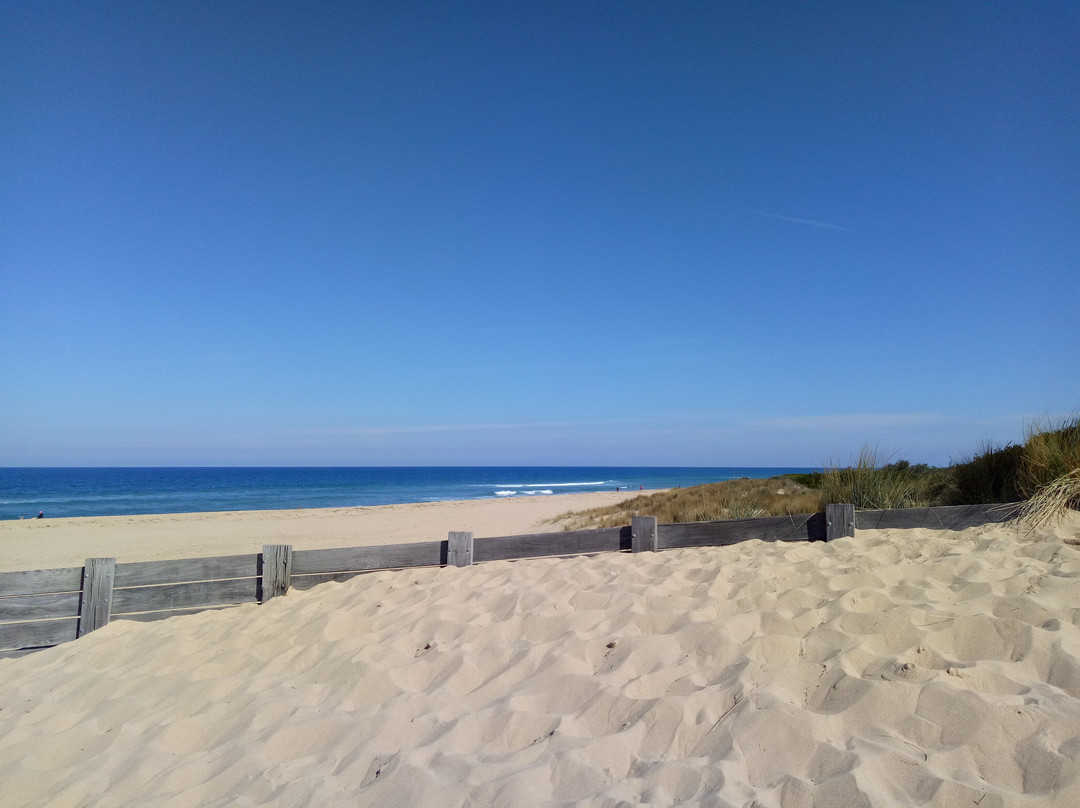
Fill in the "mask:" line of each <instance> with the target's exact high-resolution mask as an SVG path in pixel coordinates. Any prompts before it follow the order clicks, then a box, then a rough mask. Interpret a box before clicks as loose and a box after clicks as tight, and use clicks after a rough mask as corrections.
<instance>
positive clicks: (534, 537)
mask: <svg viewBox="0 0 1080 808" xmlns="http://www.w3.org/2000/svg"><path fill="white" fill-rule="evenodd" d="M628 549H630V528H628V527H605V528H600V529H598V530H568V531H564V532H562V533H533V534H529V535H522V536H498V537H488V538H483V539H476V540H474V542H473V561H509V560H513V559H515V558H535V557H538V556H572V555H585V554H588V553H617V552H620V551H622V550H628Z"/></svg>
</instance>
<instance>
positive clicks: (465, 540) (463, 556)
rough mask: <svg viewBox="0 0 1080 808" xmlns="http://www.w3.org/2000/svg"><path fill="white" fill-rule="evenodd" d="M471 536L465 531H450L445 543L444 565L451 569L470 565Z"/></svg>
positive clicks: (471, 555)
mask: <svg viewBox="0 0 1080 808" xmlns="http://www.w3.org/2000/svg"><path fill="white" fill-rule="evenodd" d="M472 557H473V534H472V532H471V531H467V530H451V531H450V535H449V537H448V540H447V542H446V563H447V565H448V566H451V567H468V566H470V565H471V564H472Z"/></svg>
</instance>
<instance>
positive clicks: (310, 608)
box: [0, 515, 1080, 808]
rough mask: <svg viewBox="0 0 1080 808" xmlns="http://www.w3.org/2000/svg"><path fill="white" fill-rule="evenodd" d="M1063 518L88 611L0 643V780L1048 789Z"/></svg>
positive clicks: (301, 794)
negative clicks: (136, 610)
mask: <svg viewBox="0 0 1080 808" xmlns="http://www.w3.org/2000/svg"><path fill="white" fill-rule="evenodd" d="M465 527H467V526H465ZM1066 539H1068V540H1080V516H1075V515H1074V517H1073V518H1072V519H1071V520H1070V522H1069V523H1067V524H1066V525H1065V526H1063V527H1061V528H1059V529H1057V530H1055V531H1048V532H1044V533H1041V534H1039V535H1036V536H1025V535H1017V534H1016V532H1015V531H1013V530H1011V529H1009V528H1007V527H1002V526H994V527H986V528H972V529H968V530H966V531H963V532H960V533H950V532H932V531H922V530H920V531H891V532H885V531H862V532H860V534H859V535H858V536H857V537H856V538H855V539H842V540H839V541H836V542H832V543H830V544H827V545H826V544H800V543H793V544H765V543H762V542H748V543H745V544H742V545H736V546H734V547H727V548H713V549H700V550H672V551H664V552H660V553H645V554H639V555H628V554H623V555H619V554H606V555H600V556H595V557H592V558H575V559H563V560H560V559H543V560H533V561H519V562H494V563H489V564H481V565H476V566H474V567H469V568H465V569H453V568H448V569H423V570H412V571H401V572H384V573H374V574H371V575H366V576H361V577H359V578H356V579H353V580H352V581H350V582H347V583H344V584H333V583H332V584H327V585H324V586H322V587H318V588H316V589H312V590H310V591H307V592H290V593H289V595H288V596H286V597H283V598H278V599H275V600H274V601H272V602H270V603H269V604H267V605H266V606H261V607H259V606H251V607H242V608H237V609H232V610H226V611H216V612H204V613H201V614H197V615H192V616H188V617H178V618H173V619H171V620H166V621H161V622H159V623H149V624H142V623H133V622H115V623H112V624H110V625H109V626H107V627H105V628H103V629H101V630H99V631H97V632H94V633H93V634H90V635H88V636H87V637H84V638H83V639H81V640H78V641H76V642H74V643H70V644H67V645H63V646H58V647H57V648H54V649H51V650H48V651H43V652H40V653H37V654H33V655H30V656H27V657H23V658H19V659H11V660H0V682H2V683H3V687H0V795H2V796H0V802H2V804H3V805H4V806H5V808H16V806H45V805H48V806H56V807H57V808H61V807H62V806H84V805H94V806H128V805H131V806H135V805H139V806H178V807H179V806H184V807H185V808H186V807H188V806H194V805H200V806H249V805H273V806H342V807H344V806H350V808H351V807H352V806H359V805H365V806H366V805H373V806H374V805H378V806H409V807H410V808H411V807H412V806H537V805H556V804H557V805H582V806H615V805H637V804H648V805H675V804H679V805H702V806H755V805H760V806H838V807H843V808H846V807H847V806H870V805H873V806H901V805H930V806H943V807H944V806H947V807H948V808H954V807H955V806H965V805H978V806H980V808H990V807H991V806H1062V808H1064V806H1075V805H1078V804H1080V549H1078V548H1077V547H1074V546H1070V545H1068V544H1066V543H1065V541H1064V540H1066Z"/></svg>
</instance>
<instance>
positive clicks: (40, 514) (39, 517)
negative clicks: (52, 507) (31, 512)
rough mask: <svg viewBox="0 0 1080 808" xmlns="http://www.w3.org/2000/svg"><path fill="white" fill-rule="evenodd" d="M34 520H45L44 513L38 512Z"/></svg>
mask: <svg viewBox="0 0 1080 808" xmlns="http://www.w3.org/2000/svg"><path fill="white" fill-rule="evenodd" d="M36 518H37V519H44V518H45V511H38V512H37V517H36Z"/></svg>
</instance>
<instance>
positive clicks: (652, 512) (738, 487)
mask: <svg viewBox="0 0 1080 808" xmlns="http://www.w3.org/2000/svg"><path fill="white" fill-rule="evenodd" d="M820 499H821V494H820V492H818V491H815V490H813V489H810V488H808V487H807V486H806V485H804V484H803V483H801V482H797V481H795V480H793V479H790V478H786V477H774V478H771V479H767V480H752V479H749V478H745V477H744V478H742V479H738V480H725V481H723V482H718V483H707V484H705V485H695V486H692V487H690V488H673V489H671V490H669V491H657V492H655V493H652V494H642V495H640V496H636V497H633V498H631V499H628V500H625V501H624V502H620V503H619V504H617V505H609V506H607V507H604V508H591V509H588V510H584V511H569V512H567V513H564V514H560V515H559V516H557V517H555V518H554V519H553V520H552V522H553V523H555V524H559V523H562V524H563V528H564V529H565V530H578V529H581V528H591V527H615V526H617V525H628V524H630V517H632V516H655V517H656V518H657V519H658V520H659V521H660V522H661V523H669V524H670V523H673V522H711V521H714V520H717V519H752V518H755V517H759V516H770V515H779V514H792V513H815V512H816V511H817V510H818V504H819V501H820Z"/></svg>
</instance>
